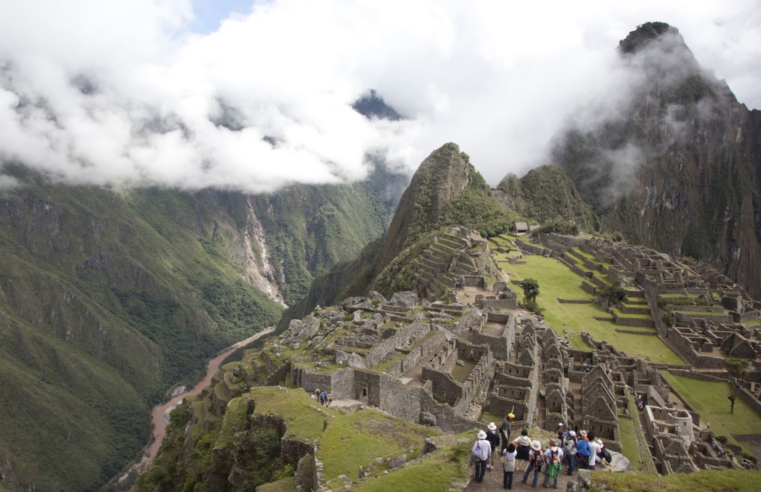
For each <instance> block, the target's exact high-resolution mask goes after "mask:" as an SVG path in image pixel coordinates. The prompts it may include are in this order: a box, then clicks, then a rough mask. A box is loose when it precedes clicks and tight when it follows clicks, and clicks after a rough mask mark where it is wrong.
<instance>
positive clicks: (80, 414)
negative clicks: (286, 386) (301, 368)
mask: <svg viewBox="0 0 761 492" xmlns="http://www.w3.org/2000/svg"><path fill="white" fill-rule="evenodd" d="M4 172H5V173H7V174H12V175H13V176H15V177H16V178H17V179H19V180H20V181H21V182H22V186H20V187H18V188H15V189H13V190H9V191H5V192H4V193H3V194H2V195H1V196H0V265H2V268H0V384H1V386H2V391H0V464H9V466H10V468H9V469H10V470H11V471H10V473H7V474H8V475H9V476H8V481H7V482H6V483H11V484H13V483H15V484H35V486H36V487H38V489H41V490H48V489H50V490H83V491H84V490H96V489H97V488H98V487H99V486H100V485H102V484H103V483H105V482H106V481H107V480H108V479H110V478H111V477H113V476H114V475H115V474H116V473H118V472H119V470H120V469H121V468H122V467H123V466H124V465H125V464H126V462H127V461H128V460H130V459H133V458H135V457H136V455H137V453H138V452H139V450H140V449H141V448H142V447H143V446H144V445H145V444H146V443H147V442H148V439H149V435H150V423H149V409H150V407H151V406H152V405H154V404H155V403H157V402H158V401H160V400H161V399H162V398H163V397H164V395H165V392H166V390H167V389H168V388H169V387H170V386H171V385H173V384H175V383H177V382H190V381H192V380H193V379H194V378H196V377H198V375H199V374H201V373H202V372H203V370H204V368H205V364H206V360H207V359H208V357H209V356H210V355H212V354H214V353H216V352H218V351H219V350H220V349H222V348H223V347H226V346H228V345H229V344H231V343H233V342H235V341H237V340H241V339H243V338H246V337H247V336H250V335H251V334H253V333H255V332H257V331H259V330H261V329H263V328H264V327H266V326H268V325H274V324H276V323H277V321H278V320H279V318H280V314H281V311H282V303H283V302H284V303H294V302H295V301H296V300H298V299H300V298H301V297H303V296H304V294H306V292H307V290H308V287H309V285H310V283H311V281H312V279H313V278H314V277H316V276H319V275H322V274H323V273H324V272H327V271H328V270H329V269H330V267H332V266H333V265H334V264H335V263H337V262H340V261H345V260H348V259H350V258H354V257H356V256H357V254H358V253H359V252H360V250H361V249H362V248H363V247H364V246H365V245H366V244H367V243H369V242H370V241H371V240H372V239H373V238H376V237H378V236H379V235H381V234H382V233H383V231H384V230H385V228H386V227H387V226H388V224H389V221H390V218H391V213H392V212H393V209H394V207H395V205H396V201H398V197H399V196H400V195H401V191H402V190H403V187H404V185H405V184H406V183H407V179H408V178H407V177H406V176H403V175H399V174H394V173H392V172H389V171H387V170H386V169H385V168H384V167H383V166H379V167H378V168H377V169H376V171H375V173H374V174H373V175H372V176H370V178H369V179H368V180H366V181H364V182H360V183H355V184H347V185H336V186H304V185H295V186H293V187H290V188H288V189H286V190H283V191H280V192H278V193H274V194H272V195H266V196H250V195H245V194H241V193H232V192H223V191H213V190H204V191H200V192H196V193H189V192H179V191H173V190H166V189H136V190H126V191H111V190H106V189H103V188H97V187H86V186H63V185H55V184H50V183H49V182H48V181H46V180H45V179H44V178H43V177H41V176H39V175H36V174H34V173H31V172H29V171H27V170H26V169H24V168H22V167H13V166H11V167H8V166H6V168H5V169H4ZM73 456H76V460H72V457H73ZM4 473H5V472H4Z"/></svg>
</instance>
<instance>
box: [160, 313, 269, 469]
mask: <svg viewBox="0 0 761 492" xmlns="http://www.w3.org/2000/svg"><path fill="white" fill-rule="evenodd" d="M274 330H275V328H274V327H269V328H267V329H266V330H264V331H261V332H259V333H257V334H256V335H254V336H252V337H251V338H247V339H245V340H243V341H241V342H238V343H236V344H234V345H231V346H229V347H228V348H226V349H225V350H224V351H222V352H220V353H219V354H218V355H217V356H216V357H214V358H213V359H211V360H210V361H209V365H208V366H207V368H206V376H204V378H203V379H202V380H201V381H200V382H199V383H198V384H196V386H195V387H194V388H193V389H192V390H190V391H187V392H185V393H183V394H181V395H179V396H175V397H174V398H172V399H171V400H169V401H168V402H166V403H164V404H163V405H160V406H158V407H156V408H154V409H153V411H152V412H151V419H152V421H153V442H152V443H151V445H150V446H149V447H148V449H147V450H146V452H145V455H146V457H147V460H146V464H147V463H149V462H150V461H151V460H152V459H153V457H154V456H156V453H158V450H159V448H160V447H161V441H163V440H164V436H165V435H166V426H167V424H168V422H167V420H168V419H165V414H166V412H167V410H169V409H171V408H174V407H175V406H176V405H177V404H178V403H179V402H181V401H182V400H183V399H184V398H186V397H188V396H193V395H197V394H198V393H200V392H201V390H202V389H204V388H205V387H206V386H208V385H209V384H210V383H211V378H212V377H214V374H216V373H217V371H218V370H219V366H220V365H221V364H222V361H223V360H225V359H226V358H227V356H228V355H230V354H231V353H233V352H235V351H236V350H238V349H239V348H241V347H245V346H246V345H248V344H250V343H252V342H253V341H254V340H257V339H259V338H261V337H263V336H265V335H269V334H270V333H272V332H273V331H274Z"/></svg>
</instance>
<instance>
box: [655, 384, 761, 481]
mask: <svg viewBox="0 0 761 492" xmlns="http://www.w3.org/2000/svg"><path fill="white" fill-rule="evenodd" d="M661 374H662V375H663V377H665V378H666V380H667V381H668V382H669V383H671V385H672V386H673V387H674V388H676V390H677V391H678V392H679V393H680V394H681V395H682V398H684V399H686V400H687V401H688V402H689V403H690V405H692V406H693V407H694V408H695V411H697V412H698V413H699V414H700V420H701V423H703V424H705V423H710V424H711V430H712V431H713V432H714V434H716V435H717V436H727V439H728V440H729V442H730V443H732V444H736V445H738V446H740V447H742V448H743V449H744V450H745V451H747V452H751V449H750V448H749V447H748V445H747V444H746V443H741V442H738V441H737V440H736V439H735V438H733V437H732V435H731V434H759V433H761V417H760V416H759V415H758V414H757V413H756V412H754V411H753V409H752V408H750V407H749V406H748V404H747V403H745V402H744V401H743V400H741V399H739V398H738V399H737V401H736V402H735V413H734V414H731V413H729V409H730V405H729V400H727V396H728V395H729V394H730V392H731V387H730V385H729V383H719V382H711V381H699V380H697V379H691V378H687V377H684V376H675V375H673V374H671V373H670V372H668V371H661ZM701 473H702V472H701Z"/></svg>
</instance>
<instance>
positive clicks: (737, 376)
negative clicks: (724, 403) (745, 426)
mask: <svg viewBox="0 0 761 492" xmlns="http://www.w3.org/2000/svg"><path fill="white" fill-rule="evenodd" d="M749 365H750V361H749V360H747V359H739V358H737V357H730V358H729V359H724V367H726V368H727V372H729V374H730V375H731V376H732V388H733V391H732V394H731V395H729V396H728V397H727V398H728V399H729V401H731V402H732V407H731V409H730V411H729V413H735V400H736V399H737V392H738V391H739V390H740V384H741V381H742V380H743V379H745V378H747V377H748V366H749Z"/></svg>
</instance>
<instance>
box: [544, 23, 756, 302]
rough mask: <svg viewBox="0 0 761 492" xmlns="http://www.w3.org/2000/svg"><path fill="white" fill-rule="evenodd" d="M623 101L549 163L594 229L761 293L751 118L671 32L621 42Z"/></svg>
mask: <svg viewBox="0 0 761 492" xmlns="http://www.w3.org/2000/svg"><path fill="white" fill-rule="evenodd" d="M619 52H620V54H621V57H622V59H623V61H624V63H625V64H626V65H627V66H628V68H629V70H630V71H631V74H632V80H631V81H630V83H631V86H632V94H631V102H630V103H629V104H628V105H626V106H624V107H622V108H619V111H618V112H617V113H616V116H615V118H613V117H611V118H606V117H605V116H604V115H596V116H597V117H600V118H602V123H601V124H599V125H597V126H593V127H591V129H590V127H589V126H588V125H584V124H583V123H580V124H579V125H578V126H575V127H573V128H571V129H570V130H568V131H566V132H564V134H563V135H561V136H559V137H558V138H557V140H556V145H555V147H554V149H553V151H552V160H553V162H554V163H555V164H557V165H559V166H560V167H561V168H563V169H564V170H565V171H566V172H567V173H568V175H569V176H571V177H572V178H573V180H574V181H575V183H576V186H577V187H578V189H579V191H580V192H581V193H582V195H583V196H584V197H585V199H588V200H589V201H590V202H592V203H593V204H594V207H595V210H596V211H597V213H598V214H599V215H600V220H601V222H602V225H603V227H604V228H606V229H609V230H614V231H616V230H617V231H621V232H622V233H623V234H624V236H625V237H626V239H627V240H628V241H629V242H632V243H641V244H645V245H647V246H650V247H653V248H656V249H658V250H661V251H665V252H668V253H669V254H672V255H676V256H691V257H693V258H696V259H701V260H705V261H706V262H708V263H710V264H712V265H713V266H714V267H716V268H717V269H718V270H719V271H721V272H722V273H724V274H726V275H728V276H730V277H731V278H733V279H734V280H736V281H737V282H738V283H739V284H741V285H743V286H744V287H745V288H746V289H747V290H748V292H749V293H750V294H751V295H752V296H758V295H759V294H761V257H760V256H759V255H760V254H761V253H760V252H761V249H759V239H760V238H761V219H760V218H759V211H761V199H759V196H761V195H760V194H759V191H761V183H760V182H759V178H758V175H757V174H758V169H759V163H761V131H759V130H761V112H759V111H756V110H754V111H749V110H748V109H747V108H746V107H745V105H743V104H740V103H739V102H738V101H737V99H736V98H735V96H734V94H733V93H732V91H731V90H730V89H729V87H728V86H727V84H726V82H724V81H723V80H717V79H716V78H715V76H714V75H713V74H712V73H709V72H708V71H706V70H704V69H703V68H702V67H700V65H699V64H698V63H697V61H696V60H695V58H694V56H693V55H692V52H691V51H690V50H689V48H688V47H687V46H686V44H685V43H684V40H683V39H682V37H681V35H680V34H679V32H678V30H677V29H675V28H673V27H671V26H669V25H667V24H664V23H647V24H644V25H642V26H640V27H639V28H638V29H637V30H635V31H633V32H631V33H630V34H629V36H627V38H626V39H624V40H623V41H621V43H620V45H619Z"/></svg>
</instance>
